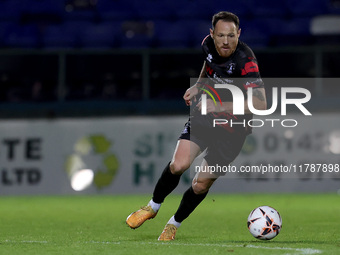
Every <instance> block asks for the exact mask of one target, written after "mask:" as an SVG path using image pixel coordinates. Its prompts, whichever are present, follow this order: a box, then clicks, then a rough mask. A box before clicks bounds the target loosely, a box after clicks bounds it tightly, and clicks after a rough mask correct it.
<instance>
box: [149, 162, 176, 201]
mask: <svg viewBox="0 0 340 255" xmlns="http://www.w3.org/2000/svg"><path fill="white" fill-rule="evenodd" d="M180 178H181V175H174V174H172V173H171V171H170V163H169V164H168V165H167V166H166V167H165V169H164V171H163V173H162V175H161V177H160V178H159V180H158V182H157V184H156V186H155V189H154V192H153V197H152V200H153V201H154V202H155V203H158V204H160V203H163V201H164V199H165V198H166V196H167V195H169V194H170V193H171V192H172V191H173V190H174V189H175V188H176V187H177V185H178V183H179V179H180Z"/></svg>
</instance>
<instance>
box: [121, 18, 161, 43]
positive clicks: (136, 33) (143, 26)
mask: <svg viewBox="0 0 340 255" xmlns="http://www.w3.org/2000/svg"><path fill="white" fill-rule="evenodd" d="M154 24H155V23H154V22H152V21H147V22H141V21H140V22H124V23H123V24H122V33H121V36H120V45H121V47H122V48H149V47H153V44H154Z"/></svg>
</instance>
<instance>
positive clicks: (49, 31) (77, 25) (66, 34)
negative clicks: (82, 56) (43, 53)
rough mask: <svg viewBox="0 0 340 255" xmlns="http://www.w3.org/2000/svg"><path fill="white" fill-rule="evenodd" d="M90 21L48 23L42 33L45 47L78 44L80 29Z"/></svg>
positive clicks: (84, 28) (63, 46)
mask: <svg viewBox="0 0 340 255" xmlns="http://www.w3.org/2000/svg"><path fill="white" fill-rule="evenodd" d="M91 24H92V23H91V22H88V21H68V22H64V23H63V24H61V25H49V26H47V27H46V28H45V30H44V33H43V47H45V48H74V47H79V46H80V39H79V37H80V35H79V34H80V31H84V30H86V29H87V28H88V26H90V25H91Z"/></svg>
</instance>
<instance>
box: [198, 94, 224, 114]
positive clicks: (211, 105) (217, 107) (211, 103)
mask: <svg viewBox="0 0 340 255" xmlns="http://www.w3.org/2000/svg"><path fill="white" fill-rule="evenodd" d="M197 108H198V109H199V110H200V111H201V108H202V101H200V102H199V103H198V104H197ZM220 111H222V109H221V107H220V105H219V104H217V105H215V103H214V101H213V100H212V99H210V98H208V99H207V113H209V112H220Z"/></svg>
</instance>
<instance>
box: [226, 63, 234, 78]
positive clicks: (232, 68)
mask: <svg viewBox="0 0 340 255" xmlns="http://www.w3.org/2000/svg"><path fill="white" fill-rule="evenodd" d="M234 70H235V63H230V64H229V65H228V66H227V74H229V75H230V74H232V73H233V72H234Z"/></svg>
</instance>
